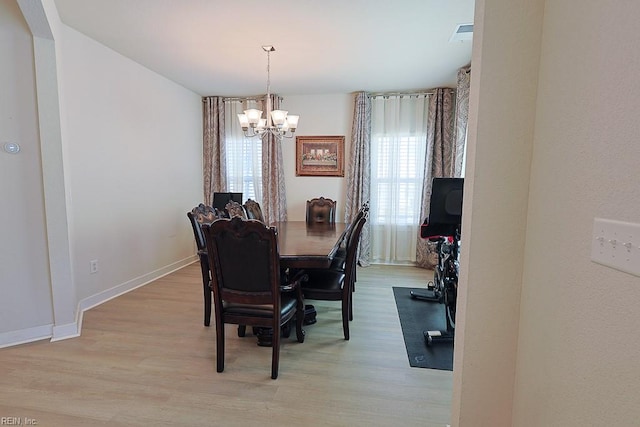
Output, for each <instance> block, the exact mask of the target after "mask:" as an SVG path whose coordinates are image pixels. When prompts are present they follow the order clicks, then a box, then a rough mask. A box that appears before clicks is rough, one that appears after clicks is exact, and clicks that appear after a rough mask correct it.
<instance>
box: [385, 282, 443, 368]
mask: <svg viewBox="0 0 640 427" xmlns="http://www.w3.org/2000/svg"><path fill="white" fill-rule="evenodd" d="M412 289H413V288H401V287H395V286H394V287H393V295H394V297H395V300H396V307H397V309H398V316H399V317H400V325H401V326H402V335H403V336H404V344H405V347H406V349H407V356H408V357H409V365H411V366H412V367H415V368H430V369H442V370H448V371H451V370H453V343H435V344H432V345H430V346H427V344H426V342H425V339H424V331H426V330H445V329H446V320H445V310H444V305H443V304H439V303H437V302H428V301H421V300H417V299H413V298H411V294H410V291H411V290H412Z"/></svg>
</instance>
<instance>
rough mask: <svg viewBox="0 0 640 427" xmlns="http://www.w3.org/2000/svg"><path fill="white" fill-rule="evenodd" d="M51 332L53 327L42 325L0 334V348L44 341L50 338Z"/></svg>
mask: <svg viewBox="0 0 640 427" xmlns="http://www.w3.org/2000/svg"><path fill="white" fill-rule="evenodd" d="M52 330H53V325H42V326H34V327H33V328H27V329H20V330H18V331H10V332H3V333H1V334H0V348H4V347H10V346H14V345H20V344H26V343H29V342H33V341H40V340H46V339H48V338H51V335H52V334H53V332H52Z"/></svg>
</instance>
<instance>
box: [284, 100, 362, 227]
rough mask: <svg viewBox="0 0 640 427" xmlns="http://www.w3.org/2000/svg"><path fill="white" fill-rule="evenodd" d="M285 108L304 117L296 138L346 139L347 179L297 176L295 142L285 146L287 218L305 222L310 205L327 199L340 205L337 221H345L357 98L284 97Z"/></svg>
mask: <svg viewBox="0 0 640 427" xmlns="http://www.w3.org/2000/svg"><path fill="white" fill-rule="evenodd" d="M283 98H284V99H283V102H282V108H283V109H286V110H288V111H289V112H290V113H291V114H298V115H300V123H299V125H298V126H299V127H298V130H297V131H296V135H298V136H324V135H342V136H344V137H345V144H344V145H345V148H344V150H345V175H344V177H312V176H296V157H295V154H296V146H295V140H287V139H285V140H284V141H283V142H282V158H283V162H284V167H285V185H286V189H287V215H288V219H289V220H291V221H303V220H304V219H305V211H306V201H307V200H309V199H311V198H314V197H320V196H323V197H327V198H330V199H333V200H335V201H336V202H337V218H336V221H339V222H340V221H344V214H345V204H346V189H347V173H348V170H349V161H350V159H351V155H350V147H351V126H352V121H353V107H354V95H352V94H328V95H304V96H302V95H283Z"/></svg>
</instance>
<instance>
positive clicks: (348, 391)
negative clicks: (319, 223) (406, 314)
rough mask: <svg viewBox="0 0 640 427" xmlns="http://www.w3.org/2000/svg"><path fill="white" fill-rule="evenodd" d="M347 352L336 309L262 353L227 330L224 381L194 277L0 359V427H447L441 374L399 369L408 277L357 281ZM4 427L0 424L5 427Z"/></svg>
mask: <svg viewBox="0 0 640 427" xmlns="http://www.w3.org/2000/svg"><path fill="white" fill-rule="evenodd" d="M357 273H358V282H357V285H356V293H355V295H354V320H353V322H351V340H349V341H345V340H344V338H343V335H342V324H341V320H340V319H341V317H340V304H339V302H335V303H334V302H321V301H313V304H314V305H315V306H316V309H317V313H318V322H317V323H316V324H314V325H308V326H305V330H306V339H305V342H304V343H302V344H300V343H297V342H296V341H295V332H293V333H292V334H291V337H290V338H289V339H284V340H283V344H282V347H281V353H280V371H279V377H278V379H277V380H272V379H271V378H270V372H271V368H270V367H271V349H270V348H264V347H258V346H257V345H256V338H255V337H253V336H251V335H250V334H248V335H247V336H246V337H244V338H239V337H238V336H237V334H236V329H235V326H232V325H227V329H226V337H227V338H226V358H225V370H224V372H223V373H217V372H216V370H215V328H214V327H213V326H212V327H209V328H207V327H204V326H203V322H202V318H203V303H202V284H201V277H200V270H199V266H198V264H197V263H196V264H192V265H189V266H187V267H185V268H183V269H181V270H179V271H177V272H175V273H172V274H170V275H168V276H166V277H163V278H161V279H158V280H156V281H154V282H153V283H150V284H148V285H146V286H144V287H141V288H139V289H136V290H134V291H132V292H130V293H128V294H126V295H123V296H121V297H118V298H116V299H114V300H112V301H109V302H107V303H104V304H102V305H100V306H98V307H95V308H93V309H91V310H89V311H87V312H86V313H85V314H84V320H83V325H82V335H81V336H80V337H78V338H73V339H69V340H64V341H59V342H54V343H51V342H48V341H39V342H35V343H30V344H24V345H20V346H16V347H10V348H5V349H2V350H0V372H2V375H1V376H0V420H1V418H2V417H17V418H19V419H20V420H21V422H22V423H23V424H25V421H28V420H26V418H29V419H31V420H35V421H36V422H37V425H38V426H68V427H73V426H107V425H108V426H143V425H144V426H149V425H153V426H218V425H219V426H249V425H251V426H252V425H258V424H260V425H264V426H314V427H315V426H351V427H352V426H422V427H436V426H437V427H444V426H445V425H446V424H448V423H449V418H450V409H451V393H452V373H451V372H448V371H438V370H430V369H421V368H411V367H410V366H409V362H408V359H407V354H406V351H405V348H404V341H403V338H402V331H401V328H400V322H399V320H398V315H397V311H396V306H395V301H394V297H393V292H392V289H391V287H392V286H409V287H421V286H424V285H425V283H426V281H427V280H428V278H429V277H430V276H431V274H432V273H431V272H430V271H428V270H423V269H419V268H415V267H397V266H379V265H378V266H371V267H368V268H358V272H357ZM5 424H6V422H5Z"/></svg>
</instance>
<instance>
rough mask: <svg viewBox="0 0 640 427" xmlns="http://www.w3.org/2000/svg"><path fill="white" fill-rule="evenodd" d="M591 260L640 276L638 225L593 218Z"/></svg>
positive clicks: (639, 232) (639, 228) (639, 227)
mask: <svg viewBox="0 0 640 427" xmlns="http://www.w3.org/2000/svg"><path fill="white" fill-rule="evenodd" d="M591 260H592V261H594V262H597V263H598V264H602V265H606V266H607V267H611V268H615V269H616V270H620V271H624V272H625V273H629V274H633V275H634V276H640V224H634V223H630V222H622V221H614V220H610V219H602V218H595V219H594V221H593V241H592V246H591Z"/></svg>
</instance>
